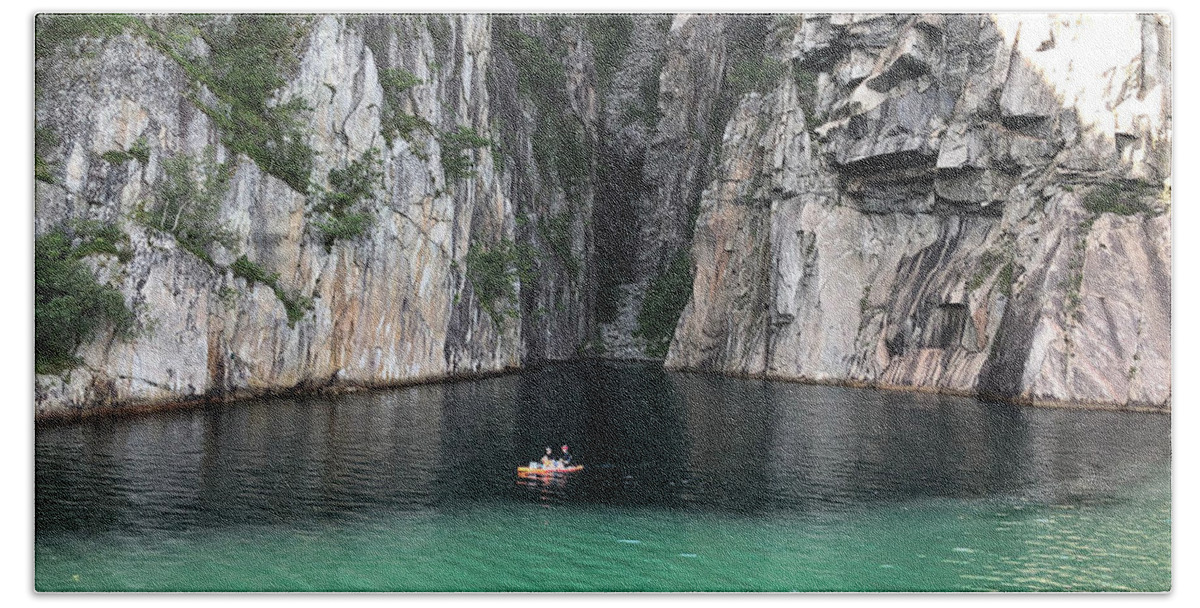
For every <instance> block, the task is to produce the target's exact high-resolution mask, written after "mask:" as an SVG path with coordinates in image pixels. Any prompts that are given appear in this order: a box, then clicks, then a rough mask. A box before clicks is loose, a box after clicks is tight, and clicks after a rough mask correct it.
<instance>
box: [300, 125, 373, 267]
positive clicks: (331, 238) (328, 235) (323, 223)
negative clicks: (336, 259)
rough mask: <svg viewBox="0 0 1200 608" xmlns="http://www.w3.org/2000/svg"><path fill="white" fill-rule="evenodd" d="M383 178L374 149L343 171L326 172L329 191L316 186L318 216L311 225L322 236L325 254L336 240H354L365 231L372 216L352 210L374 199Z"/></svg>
mask: <svg viewBox="0 0 1200 608" xmlns="http://www.w3.org/2000/svg"><path fill="white" fill-rule="evenodd" d="M382 179H383V165H382V161H381V160H380V158H379V150H377V149H375V148H371V149H370V150H367V151H366V152H364V153H363V155H362V157H361V158H359V159H358V160H355V161H351V162H350V163H349V164H348V165H346V166H345V167H344V168H334V169H330V170H329V188H327V189H326V188H322V187H320V186H318V187H317V188H318V190H319V192H320V196H319V198H320V201H321V202H320V203H319V204H318V205H317V207H316V209H314V211H316V212H317V213H318V214H319V216H318V219H317V220H316V221H315V222H314V223H315V225H316V227H317V229H318V230H320V231H321V233H322V234H323V235H324V240H325V250H326V251H329V250H331V249H332V247H333V243H334V242H335V241H337V240H339V239H352V238H356V237H358V236H359V235H361V234H362V233H363V232H365V231H366V229H367V226H369V225H370V223H371V217H370V216H369V215H367V214H366V213H363V212H358V211H353V209H354V208H355V207H356V206H357V205H359V204H360V203H361V202H363V201H366V200H369V199H371V198H373V197H374V196H375V188H376V187H378V186H380V184H381V183H382Z"/></svg>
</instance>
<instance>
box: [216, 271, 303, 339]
mask: <svg viewBox="0 0 1200 608" xmlns="http://www.w3.org/2000/svg"><path fill="white" fill-rule="evenodd" d="M231 270H233V276H235V277H241V278H243V279H246V282H248V283H250V284H251V285H253V284H254V283H262V284H263V285H266V286H267V287H270V288H271V291H273V292H275V297H276V298H277V299H278V300H279V301H280V302H281V303H283V308H284V310H286V311H287V319H288V327H290V328H294V327H296V322H297V321H299V320H300V319H303V318H304V313H306V312H308V311H310V310H312V308H313V300H312V298H309V297H307V296H303V295H300V294H298V293H297V294H291V293H288V292H287V291H286V290H285V289H284V288H283V287H282V286H280V285H279V273H277V272H270V273H268V272H267V270H266V269H265V268H263V267H262V266H259V265H258V264H255V263H254V262H251V261H250V259H249V258H247V257H246V256H244V255H243V256H240V257H239V258H238V259H237V260H234V262H233V266H232V267H231Z"/></svg>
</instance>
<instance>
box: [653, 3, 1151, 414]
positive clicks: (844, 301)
mask: <svg viewBox="0 0 1200 608" xmlns="http://www.w3.org/2000/svg"><path fill="white" fill-rule="evenodd" d="M778 37H779V39H780V40H781V43H780V44H779V46H778V47H777V48H776V49H775V50H774V52H775V53H776V54H777V57H778V58H779V59H780V60H782V61H786V62H789V63H790V64H791V67H792V68H793V70H794V74H795V78H793V79H788V80H787V81H784V82H781V83H780V84H779V85H778V86H777V87H776V88H775V89H774V90H773V91H771V92H770V93H768V94H766V95H764V96H761V97H760V96H758V95H751V96H747V97H745V98H743V100H742V105H741V107H740V108H739V111H738V113H737V115H736V116H735V118H734V119H733V120H732V121H731V122H730V124H729V126H728V127H727V128H726V132H725V141H724V145H723V148H722V152H721V156H722V164H721V166H720V171H719V175H718V176H717V177H716V179H715V180H714V181H713V182H712V183H711V184H710V185H709V187H708V189H707V190H706V191H705V194H704V198H703V202H702V207H701V209H702V211H701V215H700V219H699V221H698V225H697V228H696V233H695V238H694V240H693V244H692V257H693V263H694V267H695V272H696V280H695V284H694V286H693V294H692V299H691V301H690V303H689V304H688V306H687V308H686V309H685V311H684V313H683V315H682V317H681V319H680V321H679V324H678V326H677V328H676V333H675V339H674V341H673V342H672V345H671V350H670V354H669V355H668V357H667V361H666V365H667V366H668V367H669V368H673V369H711V370H719V371H726V372H734V373H750V374H763V375H766V376H769V377H776V378H787V379H798V380H811V381H823V382H845V383H856V384H866V385H873V386H887V387H913V388H922V389H929V390H940V391H950V392H961V393H983V394H990V395H997V396H1003V397H1008V398H1014V399H1017V400H1021V401H1030V402H1038V401H1070V402H1084V403H1104V404H1121V405H1139V406H1149V407H1169V404H1170V395H1171V390H1170V355H1169V351H1170V335H1169V327H1170V324H1171V317H1170V308H1171V300H1170V298H1171V294H1170V256H1171V247H1170V222H1171V211H1170V162H1169V157H1168V156H1166V146H1167V145H1168V142H1169V141H1170V140H1169V132H1170V111H1169V104H1170V101H1169V100H1170V90H1169V84H1168V82H1169V77H1167V76H1166V75H1167V74H1169V73H1170V60H1169V51H1168V49H1169V45H1170V39H1169V37H1170V33H1169V28H1168V26H1167V24H1166V23H1165V22H1164V21H1163V19H1162V18H1161V17H1156V16H1149V15H1143V16H1139V15H1086V16H1072V17H1047V16H1028V15H1026V16H1018V15H1005V16H1001V17H990V16H976V15H969V16H968V15H934V16H911V15H854V16H840V15H834V16H828V15H813V16H805V17H804V18H801V19H797V20H796V22H795V23H794V24H793V25H792V27H791V28H790V30H789V31H786V32H782V33H780V35H779V36H778ZM1106 40H1107V41H1110V42H1108V43H1106V42H1104V41H1106ZM1083 58H1087V61H1084V60H1083ZM1106 197H1107V198H1106ZM1105 201H1107V203H1106V202H1105ZM1113 203H1117V205H1116V206H1114V205H1113Z"/></svg>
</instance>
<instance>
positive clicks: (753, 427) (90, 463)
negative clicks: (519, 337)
mask: <svg viewBox="0 0 1200 608" xmlns="http://www.w3.org/2000/svg"><path fill="white" fill-rule="evenodd" d="M1170 424H1171V423H1170V417H1169V416H1167V415H1158V414H1139V413H1131V412H1113V411H1082V410H1069V409H1039V408H1021V407H1015V406H1011V405H1005V404H997V403H985V402H980V401H976V400H973V399H965V398H958V397H946V396H933V395H926V394H920V393H904V392H880V391H873V390H861V389H848V388H837V387H826V386H807V385H800V384H792V383H782V382H770V381H761V380H743V379H733V378H728V377H722V376H712V375H698V374H672V373H666V372H663V371H661V370H660V369H657V368H656V367H655V366H653V365H642V364H624V363H598V362H580V363H574V364H564V365H555V366H549V367H544V368H540V369H533V370H528V371H524V372H521V373H519V374H512V375H506V376H500V377H493V378H488V379H483V380H477V381H466V382H454V383H446V384H431V385H423V386H416V387H410V388H404V389H398V390H391V391H380V392H369V393H357V394H349V395H341V396H329V397H304V398H294V399H272V400H263V401H256V402H247V403H243V404H236V405H225V406H219V407H212V408H209V409H201V410H192V411H182V412H169V413H162V414H153V415H146V416H142V417H138V418H123V419H103V420H101V419H97V420H92V421H88V422H85V423H81V424H75V425H69V426H57V427H45V428H39V429H38V430H37V433H36V535H35V536H36V539H35V570H36V572H35V585H36V588H37V589H39V590H43V591H75V590H78V591H96V590H104V591H118V590H138V591H169V590H170V591H243V590H260V591H357V590H376V591H384V590H409V591H521V590H543V591H632V590H646V591H689V590H697V591H701V590H702V591H791V590H799V591H815V590H821V591H829V590H835V591H836V590H844V591H871V590H896V591H900V590H905V591H909V590H962V591H966V590H1054V591H1063V590H1088V591H1107V590H1130V591H1162V590H1167V589H1169V588H1170V585H1171V567H1170V564H1171V494H1170V458H1171V445H1170ZM563 443H567V444H569V445H570V446H571V451H572V452H573V453H574V454H575V459H576V461H577V462H582V463H584V464H585V469H584V470H583V471H582V472H580V473H577V474H574V475H572V476H569V477H566V478H563V479H560V480H556V481H552V482H548V483H538V482H529V483H525V482H522V481H521V480H518V479H517V477H516V475H515V469H516V467H517V466H518V465H522V464H524V463H525V462H527V461H529V460H531V459H533V458H535V457H537V456H539V455H540V454H541V453H542V451H543V448H544V447H545V446H553V447H555V449H556V451H557V447H558V446H559V445H561V444H563Z"/></svg>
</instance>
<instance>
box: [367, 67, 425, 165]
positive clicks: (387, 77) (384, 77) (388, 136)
mask: <svg viewBox="0 0 1200 608" xmlns="http://www.w3.org/2000/svg"><path fill="white" fill-rule="evenodd" d="M422 82H423V81H422V80H421V79H420V78H417V77H416V76H414V75H413V73H412V72H409V71H408V70H405V69H402V68H384V69H382V70H380V71H379V84H380V86H381V87H382V88H383V107H382V108H380V117H379V124H380V129H381V131H382V132H383V138H384V140H386V141H387V143H388V145H389V146H391V145H392V141H394V140H395V139H396V136H400V137H402V138H403V139H404V140H405V141H407V142H409V143H413V136H412V135H413V132H415V131H416V130H417V129H423V130H425V131H426V132H428V133H433V131H434V130H433V125H431V124H429V121H427V120H425V119H424V118H421V117H420V116H415V115H413V114H407V113H405V112H404V111H403V108H404V101H405V99H406V97H407V96H409V95H410V91H411V90H412V88H413V87H415V86H417V85H419V84H421V83H422Z"/></svg>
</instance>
